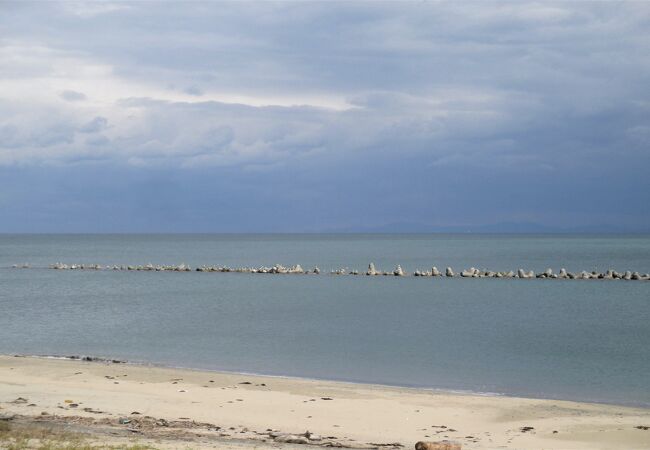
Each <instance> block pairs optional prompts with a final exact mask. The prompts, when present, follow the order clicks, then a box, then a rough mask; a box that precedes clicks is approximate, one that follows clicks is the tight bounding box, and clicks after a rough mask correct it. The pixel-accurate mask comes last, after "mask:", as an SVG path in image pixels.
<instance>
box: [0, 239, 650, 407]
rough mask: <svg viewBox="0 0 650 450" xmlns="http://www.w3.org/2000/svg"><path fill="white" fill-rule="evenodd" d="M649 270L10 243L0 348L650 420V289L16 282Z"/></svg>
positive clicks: (561, 244)
mask: <svg viewBox="0 0 650 450" xmlns="http://www.w3.org/2000/svg"><path fill="white" fill-rule="evenodd" d="M57 261H62V262H66V263H100V264H146V263H148V262H151V263H154V264H179V263H181V262H185V263H188V264H190V265H192V266H197V265H202V264H214V265H217V264H219V265H229V266H243V265H254V266H259V265H273V264H275V263H281V264H284V265H293V264H296V263H300V264H301V265H302V266H303V267H304V268H310V267H313V266H314V265H318V266H319V267H320V268H321V269H322V270H323V271H329V270H330V269H332V268H339V267H348V268H350V269H353V268H356V269H359V270H365V268H366V267H367V265H368V263H369V262H371V261H373V262H374V263H375V264H376V265H377V266H378V268H380V269H391V270H392V269H393V268H394V267H395V265H396V264H398V263H399V264H401V265H402V267H404V269H405V270H408V271H413V270H415V269H427V268H430V267H431V266H432V265H436V266H437V267H438V268H440V269H444V267H446V266H452V267H453V268H454V269H457V270H459V269H463V268H467V267H469V266H475V267H479V268H489V269H492V270H506V269H517V268H519V267H522V268H525V269H532V270H535V271H539V270H543V269H546V268H547V267H551V268H553V269H554V270H555V271H557V270H559V269H560V267H566V268H567V269H568V270H574V271H578V270H583V269H584V270H600V271H604V270H606V269H608V268H614V269H616V270H619V271H623V270H626V269H630V270H637V271H640V272H650V236H628V237H611V236H589V237H573V236H526V235H517V236H487V235H483V236H481V235H479V236H477V235H400V236H395V235H258V236H255V235H246V236H237V235H64V236H61V235H52V236H48V235H0V353H5V354H10V353H25V354H39V355H73V354H77V355H93V356H104V357H114V358H123V359H128V360H133V361H140V362H151V363H159V364H165V365H173V366H184V367H194V368H205V369H220V370H228V371H238V372H255V373H262V374H271V375H289V376H299V377H311V378H324V379H334V380H346V381H359V382H371V383H383V384H392V385H400V386H418V387H429V388H439V389H451V390H467V391H475V392H491V393H501V394H507V395H519V396H531V397H543V398H557V399H573V400H586V401H602V402H612V403H621V404H633V405H641V406H645V407H650V383H649V381H650V378H649V375H648V374H650V282H637V281H633V282H624V281H560V280H517V279H444V278H443V279H441V278H413V277H409V278H397V277H365V276H359V277H353V276H344V277H336V276H325V275H321V276H300V275H294V276H286V275H285V276H280V275H255V274H236V273H230V274H222V273H197V272H191V273H167V272H165V273H160V272H113V271H99V272H95V271H55V270H49V269H44V268H43V269H39V268H33V269H29V270H21V269H11V268H10V266H11V265H12V264H14V263H22V262H28V263H30V264H32V266H36V267H38V266H40V267H46V266H47V265H49V264H51V263H54V262H57Z"/></svg>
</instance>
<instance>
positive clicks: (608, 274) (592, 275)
mask: <svg viewBox="0 0 650 450" xmlns="http://www.w3.org/2000/svg"><path fill="white" fill-rule="evenodd" d="M12 267H13V268H16V269H31V268H33V267H32V266H31V265H30V264H27V263H24V264H14V265H13V266H12ZM48 268H49V269H53V270H96V271H98V270H113V271H136V272H151V271H153V272H213V273H250V274H281V275H321V274H329V275H337V276H343V275H365V276H395V277H408V276H413V277H444V278H518V279H558V280H625V281H650V274H647V273H640V272H636V271H631V270H626V271H622V272H619V271H616V270H614V269H608V270H607V271H605V272H598V271H586V270H583V271H580V272H569V271H567V270H566V269H564V268H562V269H560V270H559V272H557V273H556V272H553V270H552V269H550V268H548V269H546V270H544V271H542V272H537V273H536V272H535V271H533V270H524V269H521V268H520V269H517V270H509V271H493V270H487V269H476V268H474V267H470V268H468V269H464V270H460V271H458V272H456V271H454V269H453V268H451V267H447V268H445V269H444V270H439V269H438V268H437V267H435V266H433V267H431V269H425V270H415V271H414V272H413V273H408V272H406V271H405V270H404V269H402V267H401V265H399V264H398V265H397V266H396V267H395V268H394V269H393V270H390V271H385V270H380V269H378V268H376V267H375V265H374V263H370V264H369V265H368V268H367V269H366V270H365V271H359V270H355V269H348V268H336V269H331V270H329V271H326V272H322V271H321V270H320V268H318V267H314V268H311V269H303V268H302V266H301V265H300V264H296V265H293V266H283V265H281V264H275V265H273V266H260V267H234V268H233V267H228V266H210V265H203V266H199V267H196V268H194V269H193V268H192V267H190V266H189V265H187V264H184V263H183V264H179V265H160V264H158V265H154V264H151V263H149V264H145V265H101V264H66V263H61V262H57V263H54V264H51V265H50V266H49V267H48Z"/></svg>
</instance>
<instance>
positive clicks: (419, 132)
mask: <svg viewBox="0 0 650 450" xmlns="http://www.w3.org/2000/svg"><path fill="white" fill-rule="evenodd" d="M386 231H388V232H415V231H417V232H428V231H475V232H480V231H491V232H510V231H550V232H552V231H569V232H584V231H611V232H648V231H650V2H620V1H616V2H614V1H610V2H594V3H590V2H566V3H563V2H498V3H491V2H485V1H482V2H476V3H473V2H433V1H414V2H397V1H396V2H386V3H381V2H367V1H365V2H331V1H330V2H323V3H317V2H285V3H275V2H261V3H255V2H236V3H223V2H181V3H173V2H161V3H157V2H111V1H104V2H62V3H57V2H37V3H31V2H25V1H20V2H8V1H4V0H0V232H90V233H95V232H98V233H104V232H119V233H121V232H274V233H276V232H386Z"/></svg>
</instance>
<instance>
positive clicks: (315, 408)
mask: <svg viewBox="0 0 650 450" xmlns="http://www.w3.org/2000/svg"><path fill="white" fill-rule="evenodd" d="M135 412H137V413H139V414H133V413H135ZM14 415H15V417H14V418H13V419H12V420H11V422H12V423H16V424H26V423H33V424H47V425H48V426H58V427H65V429H66V430H72V431H80V432H84V433H90V434H89V436H92V437H93V439H94V441H95V442H106V443H123V442H127V441H132V440H134V439H136V440H137V441H138V442H144V443H149V444H150V445H153V446H154V447H157V448H242V447H254V448H267V447H275V448H277V447H279V446H283V447H291V446H293V447H296V448H309V447H306V445H305V444H303V445H299V444H280V443H277V442H275V440H274V438H273V437H271V436H269V433H270V431H269V430H273V431H276V432H283V433H291V434H294V435H300V434H304V433H305V432H306V431H307V430H309V431H310V432H312V433H315V434H317V435H319V436H320V437H321V439H320V440H314V441H311V442H312V443H313V444H314V445H322V446H323V445H329V446H349V447H360V448H377V447H382V448H391V447H396V448H398V445H397V444H399V445H401V446H403V447H404V448H413V446H414V444H415V443H416V442H417V441H420V440H424V441H442V440H449V441H454V442H457V443H459V444H462V448H464V449H465V448H468V449H474V448H476V449H479V448H489V449H494V448H512V449H514V448H516V449H586V448H589V449H598V448H612V449H614V448H620V449H637V448H638V449H641V448H647V449H650V430H646V429H644V427H647V426H650V410H648V409H640V408H628V407H620V406H611V405H602V404H589V403H576V402H568V401H556V400H537V399H525V398H511V397H496V396H479V395H465V394H453V393H439V392H432V391H427V390H420V389H406V388H394V387H387V386H375V385H364V384H350V383H339V382H329V381H315V380H304V379H291V378H276V377H263V376H251V375H241V374H231V373H221V372H212V371H199V370H187V369H172V368H161V367H152V366H143V365H132V364H123V363H119V364H118V363H109V362H84V361H79V360H62V359H47V358H34V357H15V356H0V418H2V417H3V416H4V418H5V419H7V418H8V417H11V416H14ZM120 422H126V423H120ZM527 427H528V428H527ZM276 434H277V433H276ZM1 446H2V445H1V444H0V447H1Z"/></svg>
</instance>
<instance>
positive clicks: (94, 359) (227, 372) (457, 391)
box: [0, 353, 650, 411]
mask: <svg viewBox="0 0 650 450" xmlns="http://www.w3.org/2000/svg"><path fill="white" fill-rule="evenodd" d="M2 357H15V358H35V359H46V360H47V359H52V360H61V361H81V362H97V363H117V364H125V365H132V366H138V367H152V368H159V369H171V370H187V371H193V372H207V373H215V374H223V375H240V376H251V377H261V378H277V379H282V380H294V381H307V382H324V383H341V384H347V385H353V386H360V387H372V388H379V389H381V388H386V389H405V390H412V391H415V392H418V391H422V392H430V393H433V394H441V395H461V396H476V397H488V398H515V399H523V400H548V401H559V402H574V403H584V404H589V405H601V406H614V407H624V408H638V409H646V410H648V411H650V404H646V403H620V402H619V403H617V402H608V401H603V400H585V399H572V398H558V397H544V396H541V395H540V396H532V395H517V394H510V393H507V392H490V391H475V390H471V389H453V388H436V387H429V386H419V385H401V384H390V383H380V382H379V383H376V382H366V381H358V380H346V379H337V378H319V377H307V376H298V375H278V374H268V373H258V372H246V371H240V370H226V369H219V368H217V369H212V368H203V367H189V366H180V365H174V364H165V363H157V362H151V361H134V360H128V359H121V358H110V357H103V356H90V355H28V354H19V353H15V354H4V353H0V358H2Z"/></svg>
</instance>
